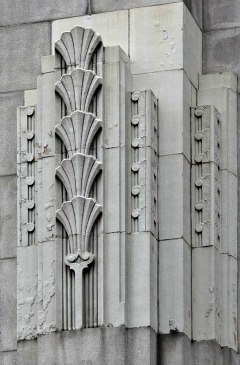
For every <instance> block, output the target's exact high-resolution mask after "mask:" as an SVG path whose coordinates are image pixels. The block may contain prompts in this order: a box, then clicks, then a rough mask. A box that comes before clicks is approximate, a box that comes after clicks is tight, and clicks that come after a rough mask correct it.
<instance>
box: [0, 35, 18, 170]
mask: <svg viewBox="0 0 240 365" xmlns="http://www.w3.org/2000/svg"><path fill="white" fill-rule="evenodd" d="M0 32H1V30H0ZM1 54H3V53H2V51H1ZM1 67H2V60H1V56H0V69H1ZM0 73H1V72H0ZM1 85H2V84H1V83H0V87H1ZM20 105H23V92H14V93H5V94H0V115H1V118H0V130H1V154H0V176H2V175H11V174H17V107H18V106H20Z"/></svg>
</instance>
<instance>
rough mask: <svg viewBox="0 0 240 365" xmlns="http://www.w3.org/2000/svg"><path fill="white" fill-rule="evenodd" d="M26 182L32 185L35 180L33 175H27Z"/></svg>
mask: <svg viewBox="0 0 240 365" xmlns="http://www.w3.org/2000/svg"><path fill="white" fill-rule="evenodd" d="M26 182H27V185H33V184H34V182H35V180H34V177H32V176H28V177H27V178H26Z"/></svg>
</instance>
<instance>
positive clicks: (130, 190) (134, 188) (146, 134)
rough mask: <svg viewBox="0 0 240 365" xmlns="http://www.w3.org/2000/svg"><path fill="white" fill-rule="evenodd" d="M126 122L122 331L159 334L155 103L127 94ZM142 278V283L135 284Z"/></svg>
mask: <svg viewBox="0 0 240 365" xmlns="http://www.w3.org/2000/svg"><path fill="white" fill-rule="evenodd" d="M131 99H132V102H131V119H130V120H127V136H128V138H127V148H126V151H127V153H128V164H127V170H128V171H127V175H128V187H127V210H126V212H127V233H128V235H127V249H126V263H127V271H126V272H127V280H126V282H127V298H126V325H127V327H130V328H131V327H143V326H146V327H148V326H151V327H152V328H153V329H154V330H155V331H156V332H157V331H158V228H159V227H158V207H159V200H158V102H157V99H156V97H155V96H154V94H153V93H152V91H151V90H143V91H135V92H134V93H132V95H131ZM139 278H141V280H139Z"/></svg>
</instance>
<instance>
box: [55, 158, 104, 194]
mask: <svg viewBox="0 0 240 365" xmlns="http://www.w3.org/2000/svg"><path fill="white" fill-rule="evenodd" d="M101 170H102V164H101V162H98V161H97V160H96V159H95V158H94V157H93V156H85V155H83V154H81V153H77V154H75V155H74V156H73V157H71V158H70V159H65V160H63V161H62V163H61V166H59V167H58V168H57V169H56V175H57V176H58V177H59V178H60V180H61V181H62V183H63V185H64V186H65V188H66V190H67V193H68V197H69V199H73V198H74V196H77V195H78V196H79V195H80V196H85V197H86V198H88V197H89V193H90V190H91V187H92V186H93V183H94V181H95V179H96V177H97V175H98V174H99V172H100V171H101Z"/></svg>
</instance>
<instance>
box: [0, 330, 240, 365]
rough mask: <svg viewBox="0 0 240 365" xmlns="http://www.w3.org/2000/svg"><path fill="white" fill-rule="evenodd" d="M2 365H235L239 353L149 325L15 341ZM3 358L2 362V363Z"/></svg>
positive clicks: (59, 334) (1, 356)
mask: <svg viewBox="0 0 240 365" xmlns="http://www.w3.org/2000/svg"><path fill="white" fill-rule="evenodd" d="M0 360H2V361H3V362H1V365H15V364H18V365H36V364H38V365H39V364H41V365H46V364H47V365H60V364H64V365H75V364H80V365H150V364H151V365H165V364H167V365H238V364H239V361H240V358H239V355H238V354H237V353H236V352H235V351H233V350H230V349H229V348H227V347H224V348H221V347H220V346H219V345H218V344H217V342H216V341H201V342H191V341H190V340H189V339H188V337H187V336H186V335H183V334H181V333H176V334H171V335H158V336H156V334H155V332H154V331H152V330H151V329H149V328H133V329H125V328H124V327H118V328H98V329H85V330H83V331H70V332H68V331H65V332H62V333H52V334H50V335H45V336H40V337H38V339H37V341H36V340H33V341H20V342H18V351H17V360H16V353H14V352H5V353H0ZM4 361H5V362H4Z"/></svg>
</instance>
